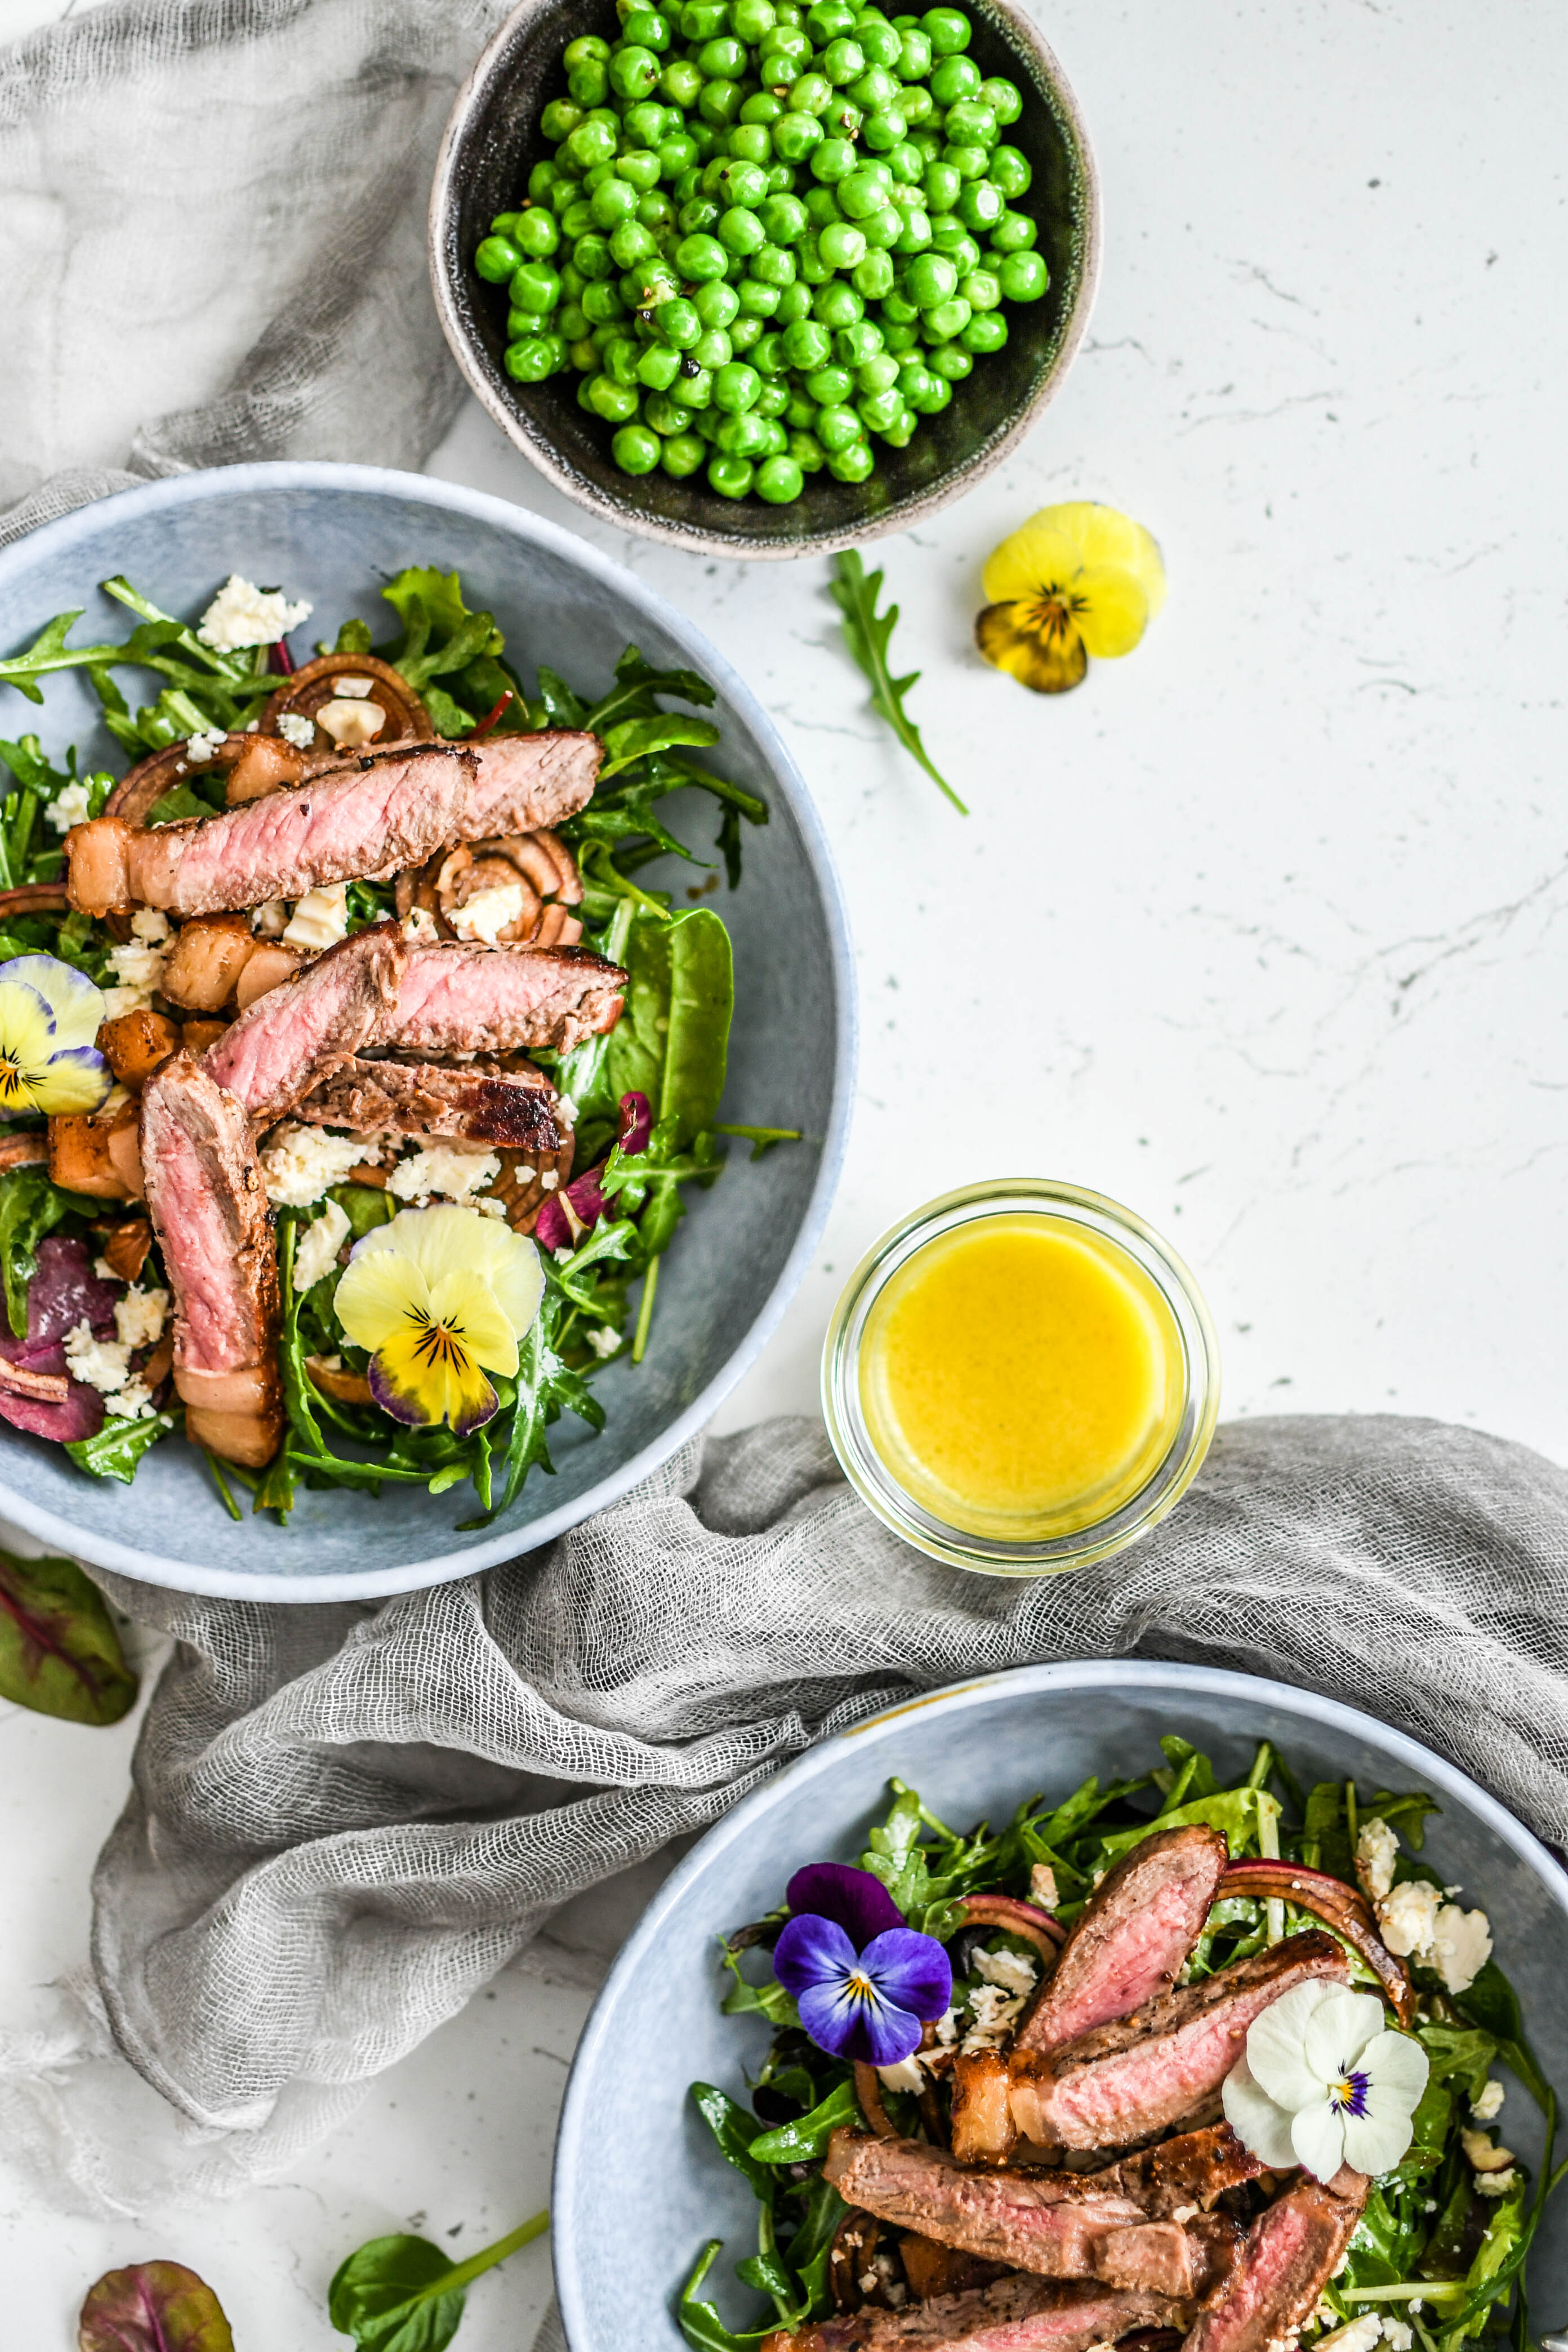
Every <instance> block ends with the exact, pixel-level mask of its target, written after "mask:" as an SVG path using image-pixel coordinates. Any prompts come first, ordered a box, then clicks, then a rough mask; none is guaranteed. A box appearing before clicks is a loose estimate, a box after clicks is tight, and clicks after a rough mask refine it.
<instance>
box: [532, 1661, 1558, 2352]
mask: <svg viewBox="0 0 1568 2352" xmlns="http://www.w3.org/2000/svg"><path fill="white" fill-rule="evenodd" d="M1167 1732H1179V1733H1180V1734H1181V1735H1182V1736H1183V1737H1184V1738H1187V1739H1190V1740H1192V1741H1193V1742H1194V1745H1195V1746H1197V1747H1200V1748H1203V1749H1204V1750H1205V1752H1207V1753H1208V1754H1210V1755H1212V1756H1213V1757H1214V1759H1215V1762H1216V1765H1218V1766H1219V1768H1220V1769H1222V1771H1223V1772H1224V1773H1225V1774H1226V1775H1227V1776H1228V1775H1230V1774H1231V1773H1233V1772H1235V1771H1236V1770H1237V1769H1239V1768H1243V1767H1244V1766H1245V1764H1246V1763H1247V1762H1248V1761H1249V1760H1250V1759H1251V1757H1252V1755H1253V1753H1254V1751H1255V1749H1256V1747H1257V1744H1258V1741H1259V1740H1260V1739H1271V1740H1273V1741H1275V1742H1276V1744H1277V1745H1278V1747H1279V1749H1280V1751H1281V1753H1282V1754H1283V1755H1284V1756H1285V1757H1286V1759H1288V1761H1289V1764H1290V1767H1291V1769H1292V1770H1293V1771H1294V1772H1295V1774H1296V1776H1297V1778H1298V1780H1301V1781H1302V1782H1304V1783H1306V1784H1307V1785H1309V1786H1310V1784H1311V1783H1312V1782H1313V1781H1316V1780H1351V1779H1353V1780H1356V1781H1357V1782H1358V1783H1359V1784H1360V1785H1361V1786H1362V1787H1363V1789H1388V1788H1392V1789H1418V1788H1419V1789H1426V1790H1430V1791H1431V1793H1432V1794H1433V1795H1434V1796H1435V1797H1436V1799H1437V1801H1438V1802H1439V1803H1440V1805H1441V1806H1442V1812H1441V1814H1440V1815H1439V1816H1438V1817H1437V1818H1436V1819H1435V1820H1433V1821H1432V1822H1429V1823H1428V1826H1427V1858H1428V1859H1429V1860H1430V1861H1431V1862H1433V1863H1434V1864H1436V1868H1437V1869H1438V1870H1439V1871H1441V1873H1442V1874H1443V1877H1444V1879H1445V1880H1446V1881H1447V1882H1449V1883H1450V1884H1453V1883H1458V1885H1461V1886H1462V1887H1463V1889H1464V1893H1465V1897H1466V1900H1467V1902H1468V1903H1471V1904H1479V1905H1480V1906H1481V1907H1482V1908H1483V1909H1484V1910H1485V1911H1486V1912H1487V1914H1488V1915H1489V1918H1490V1920H1491V1923H1492V1931H1493V1935H1494V1937H1495V1938H1496V1947H1497V1956H1498V1959H1499V1961H1500V1964H1501V1966H1502V1967H1503V1968H1504V1969H1507V1970H1508V1972H1509V1974H1510V1977H1511V1978H1512V1979H1513V1982H1514V1984H1515V1986H1516V1987H1517V1988H1518V1991H1519V1995H1520V1999H1521V2001H1522V2003H1523V2006H1524V2017H1525V2023H1526V2026H1527V2028H1528V2030H1529V2032H1530V2034H1531V2038H1532V2040H1533V2042H1534V2044H1535V2048H1536V2052H1537V2054H1538V2056H1539V2058H1540V2060H1541V2063H1542V2067H1543V2068H1544V2070H1545V2073H1546V2075H1547V2078H1548V2080H1549V2081H1554V2082H1555V2083H1556V2084H1558V2086H1559V2088H1563V2087H1565V2086H1568V2010H1565V2008H1564V2004H1563V1997H1562V1984H1563V1951H1564V1948H1565V1932H1568V1874H1564V1872H1563V1870H1562V1869H1561V1868H1560V1867H1559V1865H1558V1864H1556V1863H1555V1862H1554V1861H1553V1860H1552V1857H1551V1855H1550V1854H1549V1853H1547V1852H1546V1849H1545V1848H1544V1847H1543V1846H1542V1844H1540V1843H1539V1842H1538V1841H1537V1840H1536V1839H1535V1838H1533V1837H1532V1836H1531V1833H1530V1832H1529V1831H1528V1830H1526V1829H1523V1828H1521V1825H1520V1823H1519V1822H1517V1821H1515V1820H1514V1818H1513V1816H1512V1814H1511V1813H1509V1812H1507V1811H1504V1809H1503V1808H1502V1806H1501V1805H1500V1804H1499V1803H1498V1802H1497V1801H1496V1800H1495V1799H1494V1798H1492V1797H1489V1796H1488V1795H1487V1794H1486V1792H1485V1791H1484V1790H1481V1789H1479V1788H1477V1787H1476V1785H1475V1783H1474V1782H1473V1781H1471V1780H1467V1778H1466V1777H1465V1775H1464V1774H1463V1773H1462V1772H1459V1771H1458V1770H1456V1769H1455V1768H1454V1766H1453V1765H1451V1764H1447V1763H1445V1762H1444V1761H1443V1759H1442V1758H1441V1757H1439V1756H1435V1755H1434V1754H1433V1753H1432V1752H1431V1750H1430V1749H1429V1748H1423V1747H1422V1746H1420V1744H1419V1743H1418V1742H1417V1741H1415V1740H1414V1739H1408V1738H1405V1736H1404V1734H1403V1733H1401V1732H1397V1731H1390V1730H1388V1729H1386V1728H1385V1727H1384V1726H1383V1725H1382V1724H1380V1723H1376V1722H1374V1721H1373V1718H1372V1717H1370V1716H1367V1715H1363V1714H1361V1713H1359V1712H1358V1711H1357V1710H1356V1709H1355V1708H1353V1707H1348V1706H1341V1705H1339V1704H1338V1702H1336V1701H1335V1700H1333V1699H1329V1698H1321V1697H1319V1696H1316V1694H1314V1693H1313V1692H1311V1691H1300V1690H1292V1689H1290V1688H1289V1687H1288V1686H1287V1685H1285V1684H1283V1683H1276V1682H1266V1681H1263V1680H1261V1679H1254V1678H1253V1677H1252V1676H1251V1675H1236V1674H1226V1673H1222V1672H1219V1671H1218V1670H1216V1669H1214V1668H1211V1667H1206V1666H1185V1665H1164V1664H1153V1663H1145V1662H1143V1661H1141V1660H1110V1661H1108V1662H1105V1663H1100V1662H1098V1661H1095V1662H1089V1663H1079V1664H1067V1665H1055V1666H1028V1667H1025V1668H1023V1669H1021V1670H1020V1671H1018V1672H1017V1673H1015V1674H1007V1675H992V1676H990V1677H989V1678H987V1679H986V1680H984V1681H983V1682H974V1683H965V1684H963V1685H959V1687H957V1688H956V1689H953V1690H947V1691H939V1692H937V1693H935V1694H933V1695H932V1696H930V1697H927V1698H920V1699H915V1700H912V1701H911V1702H910V1703H909V1704H908V1705H907V1706H898V1707H893V1708H891V1709H890V1710H889V1712H888V1713H887V1714H885V1715H879V1716H877V1717H873V1719H872V1720H871V1721H870V1722H869V1723H866V1724H863V1725H862V1726H861V1727H859V1729H858V1730H856V1731H852V1732H847V1733H846V1734H845V1735H844V1736H843V1737H842V1738H837V1739H830V1740H827V1741H826V1742H825V1743H824V1744H823V1746H821V1747H820V1748H813V1749H812V1750H811V1751H810V1752H809V1754H807V1755H805V1756H804V1757H802V1758H801V1759H800V1760H799V1762H798V1763H795V1764H794V1765H792V1766H790V1767H789V1769H787V1770H785V1771H784V1772H782V1773H780V1774H779V1776H778V1778H777V1779H776V1780H770V1781H769V1782H767V1784H766V1785H765V1786H764V1787H763V1788H762V1789H759V1790H757V1791H756V1792H755V1793H754V1794H753V1795H752V1796H750V1797H748V1798H747V1799H746V1800H745V1801H744V1802H743V1803H742V1804H740V1805H737V1806H736V1808H735V1810H734V1811H733V1812H732V1813H729V1814H726V1816H725V1818H724V1819H723V1821H722V1822H720V1823H719V1825H718V1826H717V1828H715V1829H712V1830H710V1832H708V1835H707V1836H706V1837H705V1838H704V1839H703V1840H702V1842H701V1843H700V1845H699V1846H698V1847H696V1849H695V1850H694V1851H693V1852H692V1853H690V1854H689V1855H688V1856H687V1858H686V1860H685V1861H684V1862H683V1863H682V1864H680V1866H679V1869H678V1870H677V1871H676V1872H675V1873H674V1874H673V1876H671V1877H670V1878H669V1879H668V1880H667V1881H666V1883H665V1885H664V1886H663V1887H662V1888H661V1889H660V1891H659V1893H658V1895H656V1896H655V1898H654V1900H653V1902H652V1903H651V1904H650V1905H649V1906H648V1908H647V1911H645V1912H644V1914H643V1916H642V1918H641V1920H640V1921H639V1922H638V1924H637V1928H636V1930H635V1931H634V1933H633V1934H632V1936H631V1937H630V1938H629V1940H628V1941H627V1943H626V1946H625V1947H624V1948H623V1950H622V1952H621V1954H620V1957H619V1958H618V1959H617V1960H616V1966H615V1969H614V1970H613V1971H612V1973H611V1976H610V1979H609V1981H608V1983H607V1984H606V1985H605V1990H604V1991H603V1992H602V1993H601V1994H600V1996H599V1999H598V2001H597V2003H596V2005H595V2010H594V2013H593V2015H592V2017H591V2018H590V2019H589V2021H588V2024H587V2028H586V2030H585V2032H584V2035H583V2039H582V2041H581V2042H579V2044H578V2046H577V2055H576V2059H575V2062H574V2065H573V2069H572V2078H571V2081H570V2083H569V2084H568V2085H567V2091H566V2102H565V2105H564V2106H563V2109H562V2115H561V2129H560V2136H559V2138H558V2140H557V2142H556V2151H555V2186H554V2194H553V2198H552V2215H553V2244H554V2255H555V2284H556V2291H557V2294H558V2295H559V2297H560V2302H561V2312H562V2316H563V2319H564V2321H565V2324H566V2334H567V2337H568V2339H569V2341H570V2343H571V2347H572V2352H680V2345H681V2337H680V2334H679V2329H678V2328H677V2326H676V2324H675V2321H674V2318H673V2317H672V2315H671V2305H672V2301H673V2298H674V2297H675V2295H676V2294H677V2293H678V2292H679V2287H680V2284H681V2283H682V2281H683V2280H684V2279H685V2278H686V2277H687V2276H688V2275H689V2273H690V2270H691V2267H692V2265H693V2263H694V2262H695V2261H696V2259H697V2256H698V2254H699V2253H700V2252H701V2250H702V2248H703V2246H704V2245H705V2244H706V2242H708V2240H709V2239H710V2238H721V2239H722V2240H723V2241H724V2246H723V2252H721V2254H720V2256H719V2258H718V2260H717V2261H716V2262H715V2263H714V2265H713V2268H712V2270H711V2271H710V2273H709V2276H708V2281H707V2284H706V2286H705V2287H704V2290H703V2292H704V2294H706V2295H708V2296H710V2297H711V2299H712V2300H713V2301H714V2302H716V2303H717V2305H718V2306H719V2310H720V2313H721V2316H722V2317H723V2318H724V2320H725V2322H726V2324H727V2325H728V2326H731V2327H754V2326H756V2325H757V2324H758V2323H757V2320H756V2318H755V2317H754V2316H753V2314H754V2313H755V2311H756V2308H757V2298H756V2297H755V2296H754V2295H753V2294H751V2293H749V2292H748V2291H747V2290H746V2289H744V2288H742V2287H741V2286H740V2285H739V2284H737V2283H736V2280H735V2276H734V2273H733V2269H732V2265H733V2264H734V2263H736V2262H738V2261H739V2260H740V2259H741V2258H742V2256H743V2255H745V2254H749V2253H752V2252H755V2250H756V2242H757V2239H756V2229H757V2223H756V2212H757V2209H756V2205H755V2202H754V2200H753V2199H752V2194H751V2191H750V2190H749V2189H748V2188H747V2186H746V2184H745V2182H744V2180H743V2179H742V2178H741V2176H740V2175H739V2174H738V2173H737V2172H735V2171H733V2170H732V2169H731V2167H730V2166H728V2165H727V2164H725V2163H724V2162H723V2161H722V2159H721V2158H720V2156H719V2154H718V2152H717V2150H716V2149H715V2147H714V2146H713V2142H712V2139H711V2137H710V2134H709V2132H708V2129H707V2126H705V2125H704V2124H703V2123H702V2121H701V2120H700V2117H699V2116H698V2115H697V2114H696V2112H695V2110H694V2109H693V2107H692V2105H691V2103H690V2101H689V2098H688V2097H687V2088H688V2085H689V2084H691V2083H692V2082H705V2083H715V2084H719V2086H720V2087H721V2089H723V2090H727V2091H729V2092H730V2093H731V2094H732V2095H734V2096H736V2097H738V2098H741V2099H742V2100H744V2098H745V2096H746V2091H745V2078H746V2074H747V2072H748V2071H749V2072H750V2073H751V2074H753V2075H754V2074H755V2072H756V2069H757V2067H758V2066H759V2064H760V2063H761V2062H762V2058H763V2052H764V2051H765V2050H766V2048H767V2044H768V2040H769V2029H768V2027H767V2024H766V2022H765V2021H763V2019H761V2018H758V2017H724V2016H722V2015H721V2012H720V2009H719V2002H720V1999H721V1984H720V1981H719V1979H720V1974H721V1971H720V1969H719V1967H718V1965H717V1960H716V1952H717V1948H718V1939H719V1937H721V1936H723V1935H726V1934H728V1933H729V1931H730V1930H731V1928H733V1927H739V1926H741V1925H742V1923H743V1922H744V1921H746V1920H748V1919H758V1918H761V1917H762V1916H763V1914H764V1913H765V1912H767V1911H770V1910H771V1909H772V1908H773V1906H774V1905H775V1904H776V1903H777V1902H779V1901H780V1899H781V1896H782V1893H783V1889H784V1883H785V1881H786V1880H787V1879H788V1877H789V1875H790V1873H791V1872H792V1871H794V1870H795V1869H797V1868H798V1867H799V1866H800V1865H801V1864H803V1863H807V1862H823V1861H828V1862H833V1861H837V1862H853V1861H855V1860H856V1859H857V1858H858V1854H859V1853H860V1852H861V1850H862V1848H863V1847H864V1843H865V1833H866V1831H867V1828H868V1825H869V1824H870V1823H871V1822H873V1821H875V1820H877V1819H879V1817H880V1815H881V1814H882V1813H883V1811H885V1810H886V1807H887V1804H888V1801H889V1799H888V1792H887V1784H888V1781H889V1779H890V1778H891V1777H892V1776H893V1775H894V1774H895V1773H896V1774H897V1775H898V1776H899V1778H900V1779H901V1780H907V1781H909V1782H910V1784H911V1785H912V1786H913V1787H915V1788H917V1789H918V1790H920V1792H921V1796H922V1797H923V1798H924V1799H925V1801H926V1802H927V1803H928V1804H929V1805H930V1806H931V1809H932V1810H933V1811H935V1812H937V1813H938V1814H940V1815H941V1817H942V1820H943V1821H947V1822H953V1823H954V1824H958V1823H963V1824H964V1825H967V1824H968V1823H970V1822H975V1821H979V1820H982V1819H989V1820H991V1821H993V1822H995V1821H998V1820H1002V1819H1005V1818H1006V1817H1007V1816H1008V1815H1010V1814H1011V1813H1012V1812H1013V1811H1014V1809H1015V1808H1016V1806H1017V1804H1018V1803H1019V1802H1020V1801H1021V1800H1022V1799H1023V1798H1025V1797H1027V1796H1029V1795H1030V1794H1032V1793H1033V1792H1034V1791H1035V1790H1044V1791H1045V1792H1046V1793H1047V1795H1052V1796H1065V1795H1066V1794H1067V1792H1068V1790H1071V1789H1073V1788H1076V1787H1077V1786H1078V1784H1079V1781H1081V1780H1085V1779H1087V1777H1088V1776H1089V1773H1091V1772H1096V1773H1098V1774H1099V1775H1100V1779H1101V1780H1106V1779H1110V1778H1117V1777H1120V1776H1122V1775H1124V1774H1126V1773H1127V1772H1128V1771H1130V1770H1131V1771H1136V1770H1139V1769H1142V1768H1143V1767H1144V1766H1145V1765H1146V1764H1147V1762H1148V1760H1149V1759H1150V1757H1151V1756H1152V1755H1153V1754H1154V1753H1155V1752H1156V1748H1157V1743H1158V1741H1159V1739H1160V1738H1161V1736H1162V1735H1163V1734H1164V1733H1167ZM1503 2128H1504V2137H1506V2139H1507V2142H1508V2145H1509V2147H1511V2148H1513V2149H1515V2150H1516V2151H1517V2152H1518V2153H1519V2154H1520V2155H1521V2156H1523V2157H1524V2158H1526V2159H1527V2161H1528V2162H1529V2163H1530V2164H1531V2166H1534V2165H1536V2164H1537V2162H1538V2160H1539V2157H1540V2152H1541V2142H1542V2131H1541V2117H1540V2116H1539V2114H1538V2113H1537V2111H1536V2109H1535V2107H1534V2105H1533V2104H1532V2103H1531V2099H1530V2096H1529V2094H1528V2093H1527V2092H1526V2091H1525V2090H1523V2089H1522V2087H1521V2086H1520V2085H1518V2084H1515V2083H1514V2082H1513V2080H1512V2078H1511V2077H1510V2078H1509V2084H1508V2102H1507V2105H1506V2108H1505V2110H1504V2117H1503ZM1530 2289H1531V2315H1532V2317H1533V2319H1534V2320H1535V2322H1536V2324H1537V2326H1551V2325H1552V2324H1553V2323H1555V2322H1558V2321H1561V2320H1563V2318H1564V2317H1565V2316H1568V2219H1565V2217H1564V2215H1563V2212H1562V2211H1561V2210H1556V2215H1555V2219H1554V2220H1553V2219H1552V2214H1551V2212H1549V2216H1548V2219H1547V2221H1546V2222H1545V2223H1543V2225H1542V2231H1541V2233H1540V2236H1539V2237H1538V2239H1537V2241H1536V2245H1535V2249H1534V2252H1533V2254H1532V2256H1531V2269H1530Z"/></svg>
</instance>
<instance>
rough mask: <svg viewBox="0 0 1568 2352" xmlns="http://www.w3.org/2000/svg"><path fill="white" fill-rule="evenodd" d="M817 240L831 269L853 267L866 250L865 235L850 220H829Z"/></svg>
mask: <svg viewBox="0 0 1568 2352" xmlns="http://www.w3.org/2000/svg"><path fill="white" fill-rule="evenodd" d="M816 242H817V248H818V250H819V251H820V253H821V255H822V257H823V259H824V261H826V263H827V265H828V268H830V269H853V268H854V267H855V264H856V263H857V262H858V261H859V260H861V259H862V258H863V257H864V255H865V251H866V239H865V237H864V236H863V235H862V234H861V232H860V231H859V229H858V228H857V227H856V226H854V224H853V223H852V222H850V221H829V222H828V224H827V226H826V228H825V229H824V230H823V232H822V234H821V236H819V237H818V238H817V240H816Z"/></svg>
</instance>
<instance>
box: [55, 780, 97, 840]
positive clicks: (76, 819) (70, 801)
mask: <svg viewBox="0 0 1568 2352" xmlns="http://www.w3.org/2000/svg"><path fill="white" fill-rule="evenodd" d="M44 814H45V816H46V817H47V820H48V822H49V824H52V825H53V827H54V829H55V831H56V832H57V833H68V832H69V831H70V829H71V827H72V825H73V824H86V823H87V821H88V818H89V816H90V814H92V812H91V810H90V808H89V805H88V797H87V786H86V785H85V784H68V785H67V786H66V788H65V790H64V792H63V793H60V794H59V795H58V798H57V799H55V800H52V801H51V802H50V803H49V804H48V806H47V809H46V810H45V811H44Z"/></svg>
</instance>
